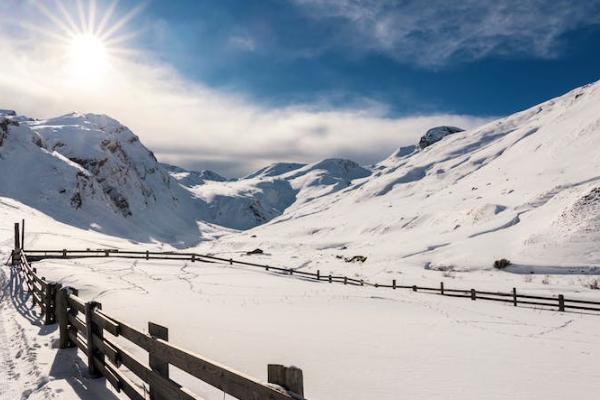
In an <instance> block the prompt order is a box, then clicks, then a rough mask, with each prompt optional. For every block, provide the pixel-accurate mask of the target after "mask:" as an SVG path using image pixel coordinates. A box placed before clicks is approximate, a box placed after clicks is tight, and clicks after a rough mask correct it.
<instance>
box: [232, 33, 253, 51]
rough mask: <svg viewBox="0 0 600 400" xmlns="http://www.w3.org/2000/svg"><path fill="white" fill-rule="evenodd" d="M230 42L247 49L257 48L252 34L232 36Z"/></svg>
mask: <svg viewBox="0 0 600 400" xmlns="http://www.w3.org/2000/svg"><path fill="white" fill-rule="evenodd" d="M229 44H230V45H231V46H233V47H235V48H238V49H241V50H245V51H254V50H256V40H254V38H252V37H250V36H232V37H231V38H229Z"/></svg>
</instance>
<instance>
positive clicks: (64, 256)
mask: <svg viewBox="0 0 600 400" xmlns="http://www.w3.org/2000/svg"><path fill="white" fill-rule="evenodd" d="M63 258H67V249H63Z"/></svg>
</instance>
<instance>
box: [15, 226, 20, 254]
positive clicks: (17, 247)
mask: <svg viewBox="0 0 600 400" xmlns="http://www.w3.org/2000/svg"><path fill="white" fill-rule="evenodd" d="M20 236H21V235H20V234H19V223H18V222H15V251H18V250H20V249H21V244H20V241H19V239H20Z"/></svg>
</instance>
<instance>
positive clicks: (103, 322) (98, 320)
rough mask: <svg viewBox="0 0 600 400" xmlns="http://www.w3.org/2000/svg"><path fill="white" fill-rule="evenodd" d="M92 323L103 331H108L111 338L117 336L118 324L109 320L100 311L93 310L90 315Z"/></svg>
mask: <svg viewBox="0 0 600 400" xmlns="http://www.w3.org/2000/svg"><path fill="white" fill-rule="evenodd" d="M92 321H94V323H95V324H97V325H99V326H101V327H102V329H104V330H105V331H108V333H110V334H111V335H113V336H119V324H117V323H116V322H115V321H113V320H112V319H110V318H109V317H108V316H107V315H106V314H104V313H103V312H102V311H100V310H94V313H93V314H92Z"/></svg>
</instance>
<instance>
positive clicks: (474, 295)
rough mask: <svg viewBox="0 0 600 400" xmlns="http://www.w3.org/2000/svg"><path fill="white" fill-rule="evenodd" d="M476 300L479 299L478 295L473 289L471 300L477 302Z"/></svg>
mask: <svg viewBox="0 0 600 400" xmlns="http://www.w3.org/2000/svg"><path fill="white" fill-rule="evenodd" d="M476 298H477V294H476V292H475V289H471V300H473V301H475V299H476Z"/></svg>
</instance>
